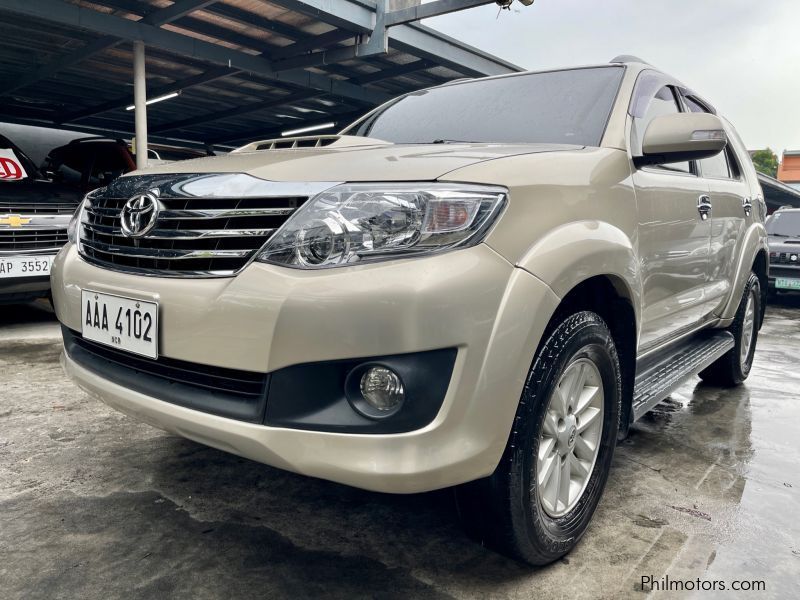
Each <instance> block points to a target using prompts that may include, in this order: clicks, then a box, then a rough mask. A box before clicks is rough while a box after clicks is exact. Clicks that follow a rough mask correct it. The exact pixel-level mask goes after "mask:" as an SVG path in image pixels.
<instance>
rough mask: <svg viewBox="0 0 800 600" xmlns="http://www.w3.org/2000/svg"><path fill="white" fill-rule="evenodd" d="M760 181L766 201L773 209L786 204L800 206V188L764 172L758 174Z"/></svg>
mask: <svg viewBox="0 0 800 600" xmlns="http://www.w3.org/2000/svg"><path fill="white" fill-rule="evenodd" d="M758 182H759V183H760V184H761V189H762V190H763V191H764V201H765V202H766V203H767V206H768V207H769V208H770V209H771V210H775V209H777V208H780V207H781V206H786V205H791V206H794V207H798V208H800V190H796V189H794V188H793V187H790V186H788V185H786V184H785V183H782V182H780V181H778V180H777V179H775V178H774V177H770V176H769V175H765V174H764V173H759V174H758Z"/></svg>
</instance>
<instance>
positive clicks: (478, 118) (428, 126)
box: [348, 67, 624, 146]
mask: <svg viewBox="0 0 800 600" xmlns="http://www.w3.org/2000/svg"><path fill="white" fill-rule="evenodd" d="M623 72H624V71H623V69H622V68H620V67H598V68H588V69H572V70H567V71H553V72H549V73H529V74H525V75H516V76H511V77H501V78H496V79H486V80H478V81H469V82H464V83H456V84H452V85H449V86H444V87H439V88H433V89H429V90H422V91H420V92H414V93H411V94H408V95H406V96H401V97H400V98H399V99H398V100H396V101H395V102H393V103H391V104H389V105H388V106H386V107H384V108H383V109H381V110H380V111H379V112H377V113H376V114H375V115H373V116H372V117H370V118H369V119H367V120H366V121H364V122H362V123H360V124H359V125H357V126H356V127H355V128H354V130H352V131H348V133H350V134H351V135H361V136H369V137H374V138H379V139H382V140H386V141H389V142H394V143H398V144H410V143H430V142H434V141H437V140H441V141H445V142H446V141H454V142H457V141H465V142H505V143H526V142H533V143H537V142H542V143H558V144H577V145H582V146H598V145H599V144H600V139H601V138H602V136H603V132H604V131H605V127H606V122H607V120H608V116H609V114H610V112H611V107H612V105H613V103H614V99H615V98H616V95H617V90H618V88H619V83H620V80H621V79H622V74H623Z"/></svg>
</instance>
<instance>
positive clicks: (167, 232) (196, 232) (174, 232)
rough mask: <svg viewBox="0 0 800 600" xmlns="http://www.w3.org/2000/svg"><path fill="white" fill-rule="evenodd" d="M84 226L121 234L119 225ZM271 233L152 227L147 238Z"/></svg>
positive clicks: (264, 232)
mask: <svg viewBox="0 0 800 600" xmlns="http://www.w3.org/2000/svg"><path fill="white" fill-rule="evenodd" d="M84 228H86V229H89V230H91V231H95V232H97V233H101V234H105V235H117V236H121V235H122V228H121V227H111V226H108V225H94V224H92V225H89V224H84ZM273 233H275V230H274V229H206V230H202V229H154V230H153V231H151V232H150V233H149V234H147V238H148V239H154V240H195V239H201V238H230V237H251V236H259V235H260V236H267V235H272V234H273Z"/></svg>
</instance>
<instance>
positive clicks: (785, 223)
mask: <svg viewBox="0 0 800 600" xmlns="http://www.w3.org/2000/svg"><path fill="white" fill-rule="evenodd" d="M767 233H768V234H769V235H777V236H781V237H800V212H781V211H779V212H776V213H775V214H773V215H772V217H771V218H770V220H769V222H768V223H767Z"/></svg>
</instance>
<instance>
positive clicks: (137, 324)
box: [81, 290, 158, 358]
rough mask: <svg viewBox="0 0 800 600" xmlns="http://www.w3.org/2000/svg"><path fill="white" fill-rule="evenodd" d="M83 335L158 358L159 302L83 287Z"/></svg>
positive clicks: (88, 338)
mask: <svg viewBox="0 0 800 600" xmlns="http://www.w3.org/2000/svg"><path fill="white" fill-rule="evenodd" d="M81 310H82V311H83V314H82V315H81V322H82V323H83V331H82V334H83V337H84V339H87V340H92V341H93V342H97V343H99V344H104V345H106V346H111V347H112V348H118V349H119V350H125V351H126V352H131V353H133V354H139V355H140V356H146V357H148V358H158V303H156V302H147V301H145V300H136V299H134V298H123V297H122V296H114V295H112V294H101V293H99V292H92V291H90V290H81Z"/></svg>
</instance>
